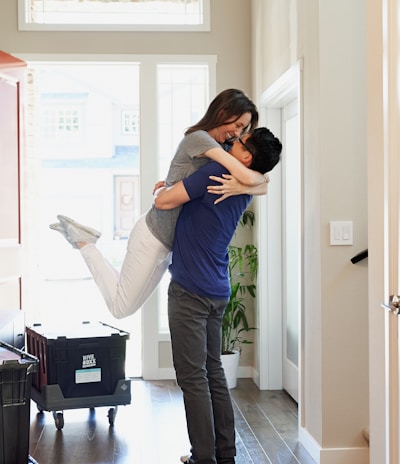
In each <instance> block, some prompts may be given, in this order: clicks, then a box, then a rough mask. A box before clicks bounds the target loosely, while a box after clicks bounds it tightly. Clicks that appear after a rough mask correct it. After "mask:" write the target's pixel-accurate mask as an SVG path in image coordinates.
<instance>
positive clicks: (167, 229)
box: [146, 131, 221, 250]
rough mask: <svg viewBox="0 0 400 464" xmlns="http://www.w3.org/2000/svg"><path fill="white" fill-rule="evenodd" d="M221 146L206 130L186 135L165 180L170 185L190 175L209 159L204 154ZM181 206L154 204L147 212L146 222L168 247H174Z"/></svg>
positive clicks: (151, 230)
mask: <svg viewBox="0 0 400 464" xmlns="http://www.w3.org/2000/svg"><path fill="white" fill-rule="evenodd" d="M217 147H219V148H221V145H220V144H219V143H218V142H217V141H216V140H215V139H213V138H212V137H211V136H210V135H209V134H208V132H206V131H196V132H192V133H191V134H188V135H185V137H184V138H183V139H182V141H181V143H180V144H179V146H178V148H177V150H176V153H175V156H174V158H173V160H172V162H171V166H170V168H169V171H168V175H167V178H166V179H165V182H166V184H167V185H168V186H170V185H174V184H176V183H177V182H179V181H180V180H182V179H184V178H186V177H188V176H190V174H193V173H194V172H195V171H197V169H199V168H200V167H201V166H203V165H204V164H206V163H207V162H208V161H209V159H208V158H207V157H206V156H202V155H204V153H205V152H206V151H207V150H210V149H211V148H217ZM181 208H182V207H181V206H179V207H177V208H174V209H170V210H160V209H157V208H156V207H155V206H154V204H153V205H152V207H151V209H150V210H149V211H148V212H147V214H146V224H147V227H148V228H149V229H150V232H151V233H152V234H153V235H154V236H155V237H156V238H157V239H158V240H159V241H160V242H161V243H162V244H163V245H164V246H166V247H167V248H168V249H170V250H171V249H172V244H173V240H174V233H175V225H176V221H177V219H178V216H179V213H180V211H181Z"/></svg>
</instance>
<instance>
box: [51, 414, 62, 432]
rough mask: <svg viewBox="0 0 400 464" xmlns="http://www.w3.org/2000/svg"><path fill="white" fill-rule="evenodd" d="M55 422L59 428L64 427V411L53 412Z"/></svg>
mask: <svg viewBox="0 0 400 464" xmlns="http://www.w3.org/2000/svg"><path fill="white" fill-rule="evenodd" d="M53 417H54V423H55V425H56V429H57V430H61V429H62V428H63V427H64V414H63V413H62V412H53Z"/></svg>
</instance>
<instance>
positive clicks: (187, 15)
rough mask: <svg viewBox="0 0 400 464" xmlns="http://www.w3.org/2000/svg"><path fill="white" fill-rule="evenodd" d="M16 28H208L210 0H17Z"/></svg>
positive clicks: (162, 29) (91, 29)
mask: <svg viewBox="0 0 400 464" xmlns="http://www.w3.org/2000/svg"><path fill="white" fill-rule="evenodd" d="M18 22H19V29H20V30H38V31H43V30H54V31H56V30H83V31H104V30H110V31H124V30H125V31H126V30H128V31H132V30H136V31H187V32H190V31H193V32H195V31H209V30H210V0H18Z"/></svg>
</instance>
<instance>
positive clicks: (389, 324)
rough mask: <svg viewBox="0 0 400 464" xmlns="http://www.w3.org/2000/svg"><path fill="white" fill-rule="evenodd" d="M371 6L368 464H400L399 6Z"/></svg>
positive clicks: (390, 1)
mask: <svg viewBox="0 0 400 464" xmlns="http://www.w3.org/2000/svg"><path fill="white" fill-rule="evenodd" d="M367 5H368V8H367V15H368V17H367V24H368V29H367V37H368V41H367V45H368V53H367V73H368V79H367V82H368V88H367V90H368V92H367V97H368V99H367V103H368V106H367V112H368V127H367V133H368V173H369V176H368V240H369V245H368V249H369V251H368V260H369V263H368V264H369V295H368V296H369V328H370V337H369V356H370V364H369V368H370V379H369V390H370V411H369V415H370V430H371V434H370V462H371V463H375V462H379V463H382V464H399V463H400V440H399V436H400V435H399V434H400V403H399V397H400V396H399V395H400V337H399V333H400V328H399V323H400V319H399V317H400V316H399V314H398V308H397V307H396V305H394V304H390V300H391V296H392V295H398V294H399V293H400V264H399V263H400V242H399V240H400V223H399V221H400V183H399V176H398V174H399V169H400V157H399V150H400V140H399V124H400V103H399V102H400V91H399V86H398V82H399V77H400V71H399V63H400V59H399V52H400V45H399V39H398V37H399V31H400V15H399V11H400V3H399V1H398V0H370V1H368V2H367ZM381 305H382V307H383V308H381V307H380V306H381Z"/></svg>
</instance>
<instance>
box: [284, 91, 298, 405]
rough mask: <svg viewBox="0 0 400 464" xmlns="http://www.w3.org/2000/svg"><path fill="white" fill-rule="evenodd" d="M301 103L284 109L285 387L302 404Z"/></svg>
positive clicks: (288, 105)
mask: <svg viewBox="0 0 400 464" xmlns="http://www.w3.org/2000/svg"><path fill="white" fill-rule="evenodd" d="M297 107H298V104H297V100H294V101H292V102H290V103H289V104H287V105H286V106H285V107H284V108H283V109H282V143H283V146H284V153H283V155H282V221H283V223H282V259H283V262H282V291H283V295H282V303H283V308H282V309H283V324H282V327H283V334H282V335H283V337H282V338H283V347H282V353H283V369H282V384H283V388H284V389H285V390H286V391H287V392H288V393H289V394H290V395H291V396H292V397H293V398H294V399H295V400H296V401H298V396H299V395H298V392H299V320H300V310H301V285H300V282H301V271H300V263H301V232H300V231H301V219H300V218H301V182H300V176H301V163H300V145H299V115H298V111H297Z"/></svg>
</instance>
